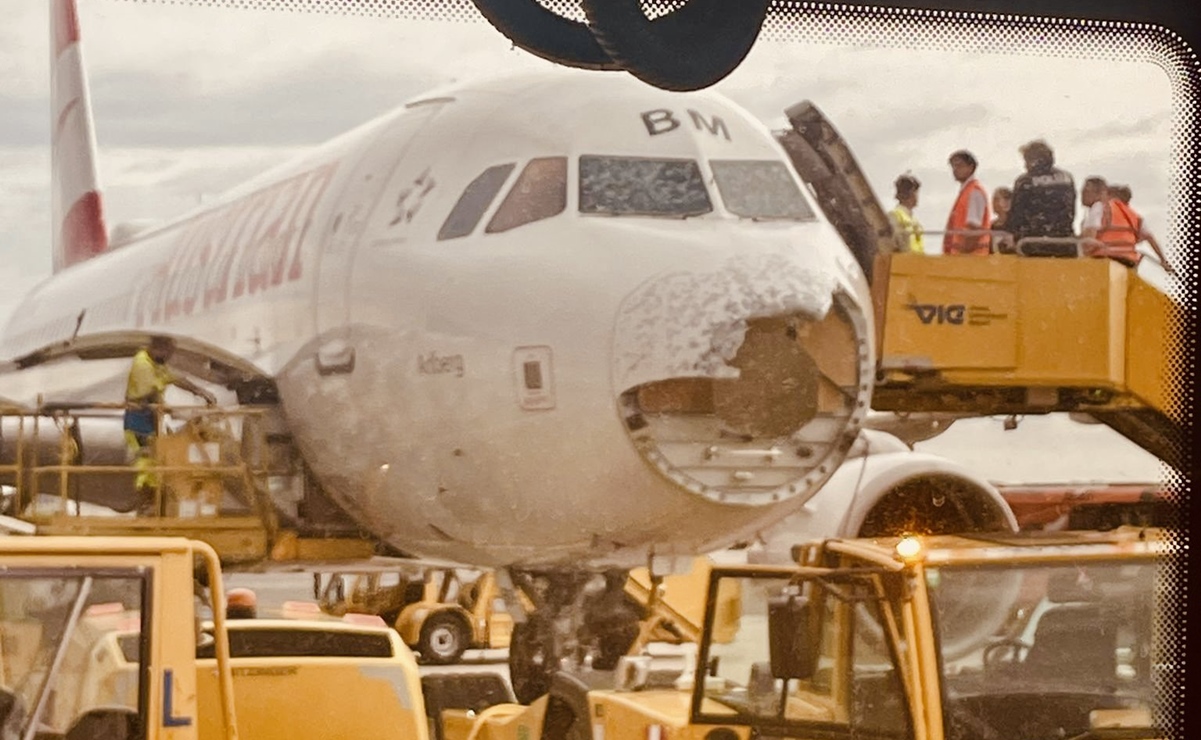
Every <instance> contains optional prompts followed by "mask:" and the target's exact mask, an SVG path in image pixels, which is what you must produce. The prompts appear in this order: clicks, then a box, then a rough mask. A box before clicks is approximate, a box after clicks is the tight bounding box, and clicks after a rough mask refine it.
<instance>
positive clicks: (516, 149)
mask: <svg viewBox="0 0 1201 740" xmlns="http://www.w3.org/2000/svg"><path fill="white" fill-rule="evenodd" d="M639 160H642V161H639ZM647 160H656V161H655V162H652V163H649V164H648V163H647ZM731 163H733V164H731ZM723 167H724V168H725V169H720V168H723ZM715 168H718V169H720V171H718V172H716V173H715ZM748 168H749V169H748ZM781 173H783V174H781ZM623 178H624V179H623ZM647 178H652V179H655V182H656V183H657V189H652V190H653V192H650V191H648V192H649V194H648V195H646V197H645V199H644V201H641V202H633V201H630V200H629V198H627V196H626V195H623V194H622V193H625V192H627V190H628V188H629V184H630V183H631V182H639V181H643V182H645V181H646V179H647ZM748 178H750V179H749V180H748ZM498 183H500V184H498ZM748 183H749V184H753V185H756V186H757V188H756V189H752V188H748V187H746V186H747V185H748ZM723 184H724V187H723ZM469 185H470V186H471V187H469ZM752 190H754V191H755V192H772V193H775V195H772V196H771V197H768V196H764V198H763V199H762V202H750V203H748V202H746V201H747V196H746V193H747V192H751V191H752ZM465 191H466V194H465ZM493 191H494V192H493ZM584 191H587V192H586V193H585V192H584ZM740 193H741V195H740ZM803 193H804V194H803ZM487 195H491V196H492V197H484V196H487ZM461 198H462V200H463V201H464V202H466V203H467V204H469V205H470V204H474V208H471V207H466V206H462V205H460V206H459V207H457V206H456V204H457V203H459V202H460V199H461ZM656 198H658V200H656ZM773 198H774V200H773ZM798 199H799V203H798ZM635 200H636V199H635ZM752 200H753V199H752ZM484 205H486V207H484ZM460 208H462V210H460ZM648 210H649V211H657V213H655V214H648V213H647V211H648ZM735 211H738V212H739V213H741V214H742V215H739V213H736V212H735ZM452 212H457V214H458V217H461V218H459V222H456V221H455V219H454V218H452V217H451V215H452ZM747 214H751V215H747ZM473 218H474V221H473V220H472V219H473ZM869 310H870V309H869V308H868V292H867V285H866V282H865V280H864V277H863V274H862V272H861V270H860V269H859V267H858V266H857V264H856V263H855V261H854V259H853V258H852V256H851V254H850V252H849V251H848V250H847V249H846V248H845V246H844V245H843V244H842V242H841V241H840V240H839V238H838V236H837V234H836V232H835V231H834V229H833V228H831V227H830V226H829V225H828V224H827V223H826V222H825V221H824V219H823V218H822V216H821V215H820V214H819V213H817V212H816V208H815V207H814V206H813V205H812V204H811V201H810V200H808V195H807V193H806V192H805V188H804V187H803V185H802V184H801V182H800V180H799V179H798V178H797V176H796V175H795V173H794V172H793V170H792V168H791V167H790V166H788V164H787V160H786V159H785V156H784V154H783V153H782V151H781V150H780V149H779V147H778V145H777V144H776V142H775V141H774V140H773V138H772V136H771V135H770V133H769V132H768V131H767V130H766V128H765V127H764V126H763V125H762V124H761V123H759V122H758V121H756V120H755V119H753V118H752V117H751V116H750V115H749V114H748V113H746V112H745V111H743V110H742V109H740V108H739V107H738V106H736V105H734V104H733V103H731V102H730V101H728V100H726V99H724V98H723V97H721V96H719V95H717V94H715V93H711V92H700V93H690V94H678V93H669V92H664V91H661V90H656V89H653V88H650V87H647V86H644V85H642V84H640V83H638V82H637V81H634V80H632V79H629V78H627V77H625V76H615V75H607V74H604V73H591V72H579V71H572V72H566V71H562V70H554V71H548V72H547V73H542V74H533V75H522V76H515V77H507V78H498V79H494V80H488V81H482V82H475V83H468V84H463V85H459V86H455V87H452V88H447V89H444V90H440V91H437V92H434V93H431V94H429V95H425V96H422V97H420V98H417V99H414V100H412V101H410V102H409V103H407V104H406V105H404V106H402V107H401V108H399V109H397V110H396V111H394V112H392V113H390V114H387V115H385V116H383V117H381V118H379V119H377V120H375V121H372V122H370V123H368V124H366V125H364V126H361V127H359V128H357V129H355V130H353V131H351V132H349V133H347V134H345V135H343V136H341V137H339V138H337V139H334V140H332V141H331V142H329V143H327V144H325V145H323V146H320V147H318V148H316V149H315V150H313V151H312V152H310V153H308V154H306V155H305V156H303V157H301V158H300V159H298V160H296V161H294V162H292V163H290V164H287V165H284V166H282V167H280V168H278V169H276V170H274V171H272V172H269V173H267V174H265V175H263V176H262V177H259V178H256V179H255V180H254V181H252V182H250V183H247V184H246V185H244V186H242V187H239V188H238V189H236V190H234V191H232V192H231V193H229V194H228V195H227V196H226V197H224V198H222V199H220V200H219V201H216V202H213V203H209V204H205V205H204V206H203V207H201V208H200V209H198V210H196V211H195V212H193V213H191V214H188V215H185V216H184V217H183V218H182V219H180V220H178V221H174V222H172V223H169V224H165V225H162V226H157V227H153V228H151V229H149V230H145V231H143V232H141V233H138V234H136V235H135V236H134V237H133V238H132V239H129V240H127V241H126V243H119V242H117V243H113V244H111V245H110V246H109V249H108V250H107V251H105V252H103V253H101V254H99V255H98V256H96V257H93V258H90V259H83V260H82V261H78V262H76V263H75V264H72V265H70V266H68V267H67V268H66V269H63V270H62V271H60V272H58V273H56V274H55V275H54V276H53V277H51V278H49V279H48V280H47V281H45V282H44V283H42V284H41V285H40V286H38V287H37V288H36V289H35V290H34V291H33V292H32V294H31V295H30V296H28V297H27V298H26V299H25V301H24V303H23V304H22V305H21V306H20V307H19V308H18V309H17V310H16V312H15V313H14V315H13V318H12V320H11V321H10V323H9V325H8V326H7V328H6V329H5V330H4V333H3V335H2V339H0V342H2V344H0V354H3V355H4V356H5V357H8V358H21V357H25V356H28V355H30V353H36V352H38V351H40V350H43V349H44V348H46V347H51V346H56V345H62V344H63V343H70V342H77V343H79V342H89V341H91V342H93V343H96V342H100V343H103V341H105V337H109V336H112V337H124V338H125V340H126V341H128V338H129V337H131V336H135V337H138V336H141V337H144V336H147V335H150V334H167V335H171V336H174V337H177V338H179V340H180V342H181V345H182V344H184V343H188V344H189V346H192V347H201V348H203V347H210V348H213V353H214V356H220V357H221V358H223V361H224V362H226V363H227V364H230V363H232V364H235V365H236V366H237V367H238V368H240V369H242V370H243V371H244V372H253V373H254V374H258V375H261V376H262V377H264V378H270V379H272V380H274V382H275V384H276V386H277V388H278V391H279V397H280V403H281V407H282V410H283V414H284V416H285V417H286V420H287V424H288V427H289V431H290V432H291V434H292V435H293V437H294V439H295V441H296V443H297V445H298V447H299V449H300V451H301V454H302V455H303V457H304V459H305V462H306V464H307V465H308V466H309V468H310V469H311V470H312V472H313V473H314V475H315V476H316V478H317V480H318V481H319V482H320V483H321V484H322V486H323V487H324V488H325V489H326V491H327V492H328V493H329V494H330V496H331V497H332V498H333V499H334V500H336V501H337V502H338V503H339V504H341V505H342V506H343V507H345V509H346V510H347V512H348V513H349V514H350V515H351V516H352V517H353V518H355V519H356V520H357V521H358V523H359V524H360V525H362V526H363V527H365V528H366V529H368V530H370V531H371V532H372V533H374V534H375V535H377V536H379V537H381V538H382V539H384V540H385V541H387V542H389V543H391V544H393V545H395V546H396V547H398V548H400V549H402V550H404V551H406V552H412V553H417V554H422V555H428V556H434V557H446V558H453V559H457V560H460V561H469V562H474V563H478V564H482V565H517V566H522V567H539V568H541V567H551V568H553V567H555V566H556V564H566V563H568V562H571V563H573V564H575V566H576V567H578V566H579V565H580V564H595V565H602V564H604V565H609V564H615V565H626V566H630V565H635V564H644V563H645V562H646V558H647V556H648V554H650V553H652V552H653V553H657V554H673V553H680V554H683V553H693V552H698V551H705V550H711V549H714V548H716V547H720V546H725V545H728V544H730V543H731V542H734V541H736V540H738V539H741V538H744V537H747V536H750V535H751V534H753V533H754V532H755V531H756V530H757V529H758V528H760V527H761V526H763V525H764V524H765V523H767V522H770V521H774V520H777V519H779V518H780V517H781V516H783V515H786V514H788V513H790V512H794V511H797V510H798V509H799V507H800V506H801V505H802V504H803V503H804V502H805V501H806V500H807V499H808V498H809V497H810V496H812V495H813V494H814V493H816V492H817V490H818V489H819V488H820V487H821V485H822V483H823V482H824V481H825V480H826V479H827V478H829V476H830V475H831V474H832V473H833V472H834V470H835V469H836V468H837V466H838V465H839V463H840V462H842V460H843V458H844V457H845V455H846V453H847V449H848V448H849V447H850V445H851V443H852V442H853V440H854V439H855V438H856V436H857V434H858V432H859V428H860V425H861V423H862V420H863V415H864V413H865V411H866V409H867V406H868V401H869V398H870V391H871V377H872V368H871V358H872V357H873V348H872V346H871V337H872V336H873V332H872V330H871V325H870V317H869V315H868V312H869ZM85 364H86V363H85ZM52 371H53V367H52V363H51V364H50V365H39V364H36V363H32V364H29V366H27V367H24V368H23V369H20V370H16V371H14V374H12V375H9V376H8V379H9V380H20V381H21V382H20V383H19V384H18V383H14V384H12V385H9V383H8V381H7V380H4V384H5V385H9V387H17V386H18V385H20V386H25V387H35V386H36V385H37V383H38V379H39V378H40V377H42V374H43V373H50V372H52ZM5 395H8V393H7V392H6V393H5ZM798 397H800V398H802V399H803V401H799V402H798V401H795V400H794V399H795V398H798ZM10 400H13V399H12V398H11V396H10ZM16 400H26V399H16ZM112 400H115V399H112Z"/></svg>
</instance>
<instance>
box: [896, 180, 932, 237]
mask: <svg viewBox="0 0 1201 740" xmlns="http://www.w3.org/2000/svg"><path fill="white" fill-rule="evenodd" d="M893 184H894V185H895V186H896V189H897V193H896V197H897V206H896V208H893V209H892V210H891V211H889V212H888V220H889V221H891V222H892V230H893V233H894V234H895V235H896V238H897V251H898V252H914V253H916V254H925V251H926V250H925V249H924V247H923V246H922V225H921V224H920V223H918V220H917V219H916V218H914V217H913V209H914V208H916V207H917V191H918V188H920V187H921V186H922V184H921V183H920V182H918V179H917V178H916V177H914V176H913V175H908V174H906V175H901V176H900V177H898V178H897V180H896V182H895V183H893Z"/></svg>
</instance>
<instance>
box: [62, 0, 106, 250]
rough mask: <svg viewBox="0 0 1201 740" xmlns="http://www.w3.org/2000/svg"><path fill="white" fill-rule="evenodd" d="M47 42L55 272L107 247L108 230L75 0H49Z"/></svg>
mask: <svg viewBox="0 0 1201 740" xmlns="http://www.w3.org/2000/svg"><path fill="white" fill-rule="evenodd" d="M50 42H51V43H50V109H51V126H52V129H51V140H50V162H51V164H50V167H51V198H52V206H51V217H52V219H53V221H52V228H53V230H54V232H53V233H54V240H53V245H54V271H55V272H58V271H59V270H62V269H64V268H66V267H70V266H71V265H73V264H75V263H77V262H83V261H84V260H86V259H91V258H92V257H95V256H96V255H98V254H100V253H101V252H103V251H104V250H105V249H107V248H108V233H107V231H106V230H105V228H104V211H103V209H102V208H101V205H100V186H99V184H98V181H97V177H96V133H95V131H94V129H93V126H92V103H91V100H89V98H88V86H87V80H85V79H84V74H83V56H82V54H81V53H80V48H79V14H78V13H77V12H76V8H75V0H51V3H50Z"/></svg>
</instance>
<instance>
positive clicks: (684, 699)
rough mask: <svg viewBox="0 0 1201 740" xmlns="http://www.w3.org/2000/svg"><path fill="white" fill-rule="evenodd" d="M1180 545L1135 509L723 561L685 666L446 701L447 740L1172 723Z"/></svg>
mask: <svg viewBox="0 0 1201 740" xmlns="http://www.w3.org/2000/svg"><path fill="white" fill-rule="evenodd" d="M1168 547H1169V543H1168V540H1167V539H1166V535H1164V534H1163V533H1162V532H1161V531H1159V530H1153V529H1137V528H1123V529H1120V530H1114V531H1112V532H1106V533H1098V532H1064V533H1054V534H1053V535H1050V536H1039V535H1036V534H1034V533H1025V534H1008V533H998V534H981V535H976V536H934V537H929V538H914V537H907V538H895V537H894V538H873V539H834V540H827V541H823V542H818V543H813V544H811V545H808V546H804V547H797V548H795V549H794V555H796V558H797V564H796V565H793V566H741V567H729V568H714V570H713V571H712V573H711V575H710V578H709V589H708V591H709V594H710V608H709V609H708V610H707V613H706V619H705V622H704V629H703V631H702V634H701V640H700V647H699V652H697V654H696V655H695V656H694V658H693V659H692V660H691V662H689V663H688V664H687V665H686V667H685V670H684V672H683V673H680V672H679V671H678V670H677V671H675V673H674V674H671V673H669V674H666V675H664V674H662V673H661V672H660V671H658V670H656V667H655V665H654V662H653V661H650V660H648V659H646V658H641V657H639V658H632V657H631V658H626V659H623V661H622V662H621V663H620V664H619V666H618V668H617V669H616V670H615V671H612V672H603V671H593V672H591V673H589V672H584V673H582V674H578V675H570V676H569V675H568V674H564V673H560V674H557V675H556V677H555V680H554V681H553V682H552V686H551V690H550V692H549V694H548V695H547V696H545V697H543V698H540V699H538V700H537V701H535V702H533V703H532V704H530V705H529V706H521V705H517V704H512V703H502V704H498V705H495V706H490V707H488V708H484V709H481V710H479V711H468V710H463V709H459V710H454V709H447V710H444V711H442V713H441V721H442V733H443V737H442V740H668V739H670V740H682V739H694V740H702V738H703V739H704V740H749V738H754V737H788V738H827V737H829V738H834V737H863V738H898V739H901V740H979V738H1039V739H1042V738H1082V739H1083V738H1093V737H1122V738H1129V739H1131V740H1133V739H1135V738H1139V739H1151V738H1164V737H1166V736H1167V735H1166V733H1165V731H1164V729H1163V722H1164V717H1165V716H1166V715H1164V714H1163V713H1162V712H1163V710H1164V707H1163V706H1162V703H1161V702H1162V699H1163V698H1164V695H1162V694H1159V693H1157V687H1167V686H1173V685H1176V683H1175V682H1176V681H1179V680H1183V670H1182V669H1183V666H1182V665H1179V664H1178V663H1175V662H1173V660H1172V658H1171V656H1170V650H1171V649H1172V647H1173V645H1174V644H1176V641H1175V640H1173V637H1172V633H1171V630H1172V629H1173V628H1172V627H1171V623H1170V622H1169V621H1167V619H1168V615H1166V614H1165V613H1164V612H1163V611H1161V610H1163V609H1165V608H1167V607H1168V605H1169V603H1168V602H1169V601H1170V600H1165V595H1166V594H1167V593H1169V589H1170V581H1169V569H1168V568H1166V567H1164V566H1165V558H1166V557H1167V555H1168V554H1169V549H1168ZM729 588H737V589H738V591H739V592H740V593H741V594H742V610H741V617H740V619H739V621H738V623H737V627H736V631H735V634H734V635H733V639H732V640H731V641H729V642H725V643H720V642H718V641H716V640H715V639H713V637H714V633H713V628H714V623H715V620H716V618H717V612H718V609H717V608H715V606H714V604H715V600H714V598H713V597H714V596H715V594H716V593H717V592H718V591H720V590H722V589H729Z"/></svg>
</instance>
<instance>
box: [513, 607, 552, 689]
mask: <svg viewBox="0 0 1201 740" xmlns="http://www.w3.org/2000/svg"><path fill="white" fill-rule="evenodd" d="M538 621H539V620H538V618H537V616H531V617H530V620H529V621H527V622H524V623H521V624H515V625H513V634H512V635H511V636H510V637H509V682H510V683H511V684H512V685H513V695H514V696H515V697H517V701H519V702H521V703H522V704H529V703H530V702H532V701H534V700H535V699H537V698H538V697H540V696H543V695H545V694H546V692H547V691H549V690H550V679H551V674H552V673H553V671H554V667H553V666H552V665H551V664H552V663H553V662H554V661H553V660H552V659H551V654H552V650H551V648H550V646H549V645H548V643H549V641H550V630H549V626H548V625H542V624H539V623H538Z"/></svg>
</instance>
